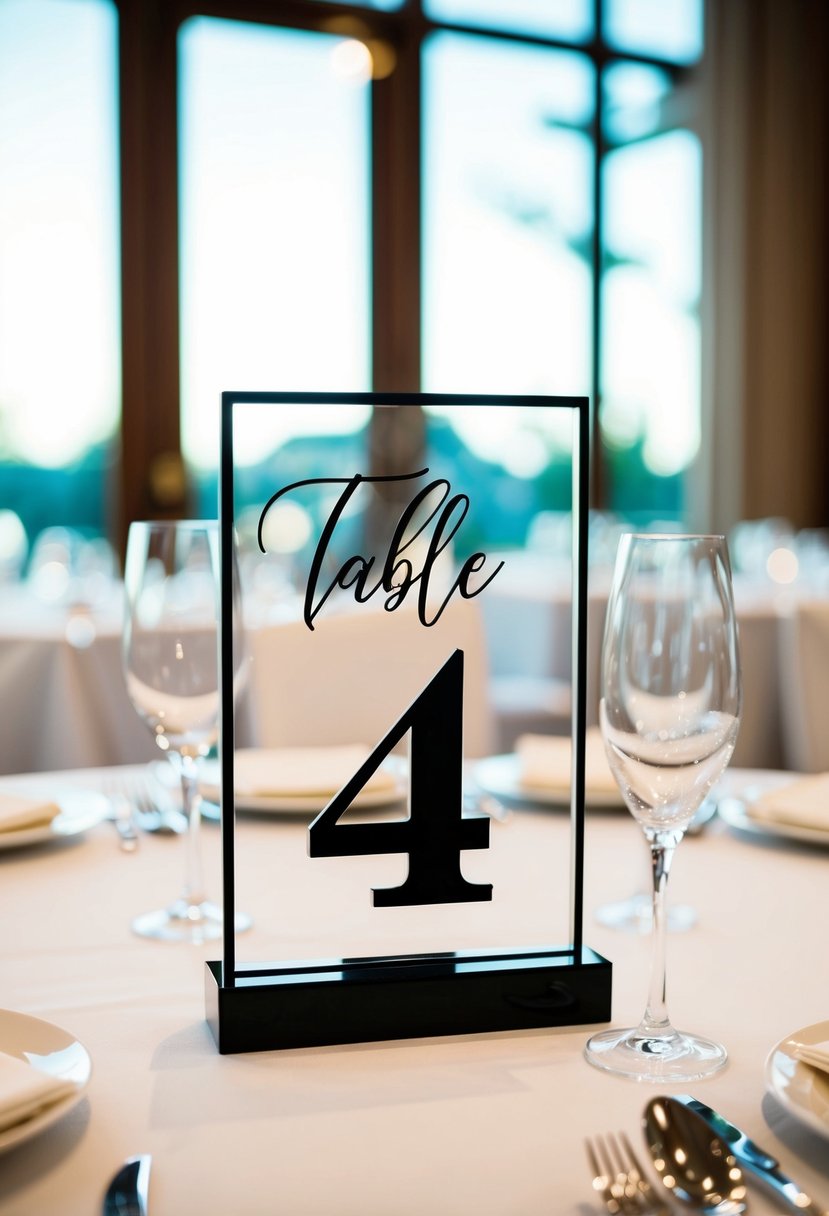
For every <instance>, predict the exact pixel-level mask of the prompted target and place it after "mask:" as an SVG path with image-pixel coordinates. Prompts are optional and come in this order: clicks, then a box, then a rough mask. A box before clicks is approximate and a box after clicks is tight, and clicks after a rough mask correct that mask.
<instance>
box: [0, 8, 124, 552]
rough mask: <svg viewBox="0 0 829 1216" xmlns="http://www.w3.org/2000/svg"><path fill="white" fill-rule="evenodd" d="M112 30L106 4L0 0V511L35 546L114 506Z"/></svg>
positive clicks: (116, 358) (116, 374)
mask: <svg viewBox="0 0 829 1216" xmlns="http://www.w3.org/2000/svg"><path fill="white" fill-rule="evenodd" d="M117 33H118V27H117V14H116V10H115V8H114V6H113V5H112V4H111V3H109V0H71V2H69V3H67V2H65V0H64V2H61V0H0V507H2V508H3V509H5V510H6V511H13V512H14V513H15V514H16V515H17V516H18V518H19V519H20V520H22V521H23V524H24V526H25V528H26V531H27V533H28V536H29V539H30V540H31V539H33V538H34V536H35V535H36V534H37V533H38V532H40V531H41V529H43V528H44V527H45V526H47V525H49V524H54V523H57V522H61V523H64V524H69V525H73V526H75V527H79V528H83V529H86V530H88V531H90V532H93V533H96V532H98V533H99V532H101V531H103V530H104V529H105V527H106V520H107V514H108V511H107V508H108V506H109V505H110V501H109V466H110V463H111V459H112V455H111V453H112V450H113V444H114V440H115V437H116V432H117V428H118V422H119V417H120V399H121V385H120V380H121V365H120V285H119V257H118V237H119V223H118V160H117V155H118V142H117V131H118V93H117ZM0 544H2V537H0Z"/></svg>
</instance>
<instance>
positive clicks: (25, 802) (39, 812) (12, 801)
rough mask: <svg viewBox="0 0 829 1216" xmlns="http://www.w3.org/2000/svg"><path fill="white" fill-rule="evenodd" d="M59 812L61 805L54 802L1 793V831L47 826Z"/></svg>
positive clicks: (16, 830)
mask: <svg viewBox="0 0 829 1216" xmlns="http://www.w3.org/2000/svg"><path fill="white" fill-rule="evenodd" d="M59 813H60V807H58V806H56V805H55V803H54V802H44V801H43V800H42V799H35V798H23V797H21V796H20V795H19V794H6V793H0V832H18V831H21V830H22V829H23V828H45V827H46V826H47V825H48V824H50V823H51V822H52V820H53V819H54V818H55V816H56V815H58V814H59Z"/></svg>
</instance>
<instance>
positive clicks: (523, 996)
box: [205, 392, 612, 1053]
mask: <svg viewBox="0 0 829 1216" xmlns="http://www.w3.org/2000/svg"><path fill="white" fill-rule="evenodd" d="M289 404H290V405H297V406H302V405H368V406H371V407H374V406H451V407H457V408H459V409H462V408H464V407H471V406H501V407H515V406H521V407H546V408H551V407H552V408H556V409H560V410H563V411H569V412H570V413H571V414H572V415H574V426H573V436H574V443H573V460H572V511H573V538H572V539H573V545H572V551H573V580H572V629H573V677H574V678H573V682H572V684H573V687H572V741H573V769H572V771H573V786H572V790H571V800H570V829H571V830H570V941H569V943H567V944H566V945H564V946H553V947H550V948H548V949H529V950H528V949H515V950H507V951H505V950H503V949H498V950H491V951H487V950H460V951H456V952H452V953H423V954H417V955H412V954H406V955H389V956H384V957H369V958H334V959H322V960H307V961H301V962H299V963H297V962H291V963H261V964H247V965H244V966H242V967H239V966H237V960H236V939H235V931H234V913H235V907H236V884H235V806H234V792H233V791H234V756H235V714H234V699H233V686H234V655H233V611H234V586H233V577H234V574H233V566H234V545H235V518H234V516H235V509H234V468H235V466H234V453H233V410H234V406H235V405H261V406H263V407H267V406H272V405H281V406H284V405H289ZM589 444H590V406H589V400H588V398H586V397H558V396H504V395H493V394H482V395H474V394H446V395H444V394H434V393H373V392H362V393H336V392H333V393H324V392H322V393H320V392H296V393H290V392H225V393H223V394H222V413H221V450H220V469H219V525H220V555H221V564H220V569H221V575H220V582H221V587H220V593H221V603H220V628H219V647H220V655H219V663H220V675H221V734H220V756H221V807H222V811H221V844H222V886H223V910H224V929H223V956H222V959H221V960H220V961H208V962H207V963H206V971H205V1008H206V1018H207V1021H208V1024H209V1026H210V1029H211V1031H212V1033H213V1036H214V1038H215V1041H216V1044H217V1046H218V1048H219V1051H220V1052H221V1053H233V1052H244V1051H262V1050H271V1049H276V1048H289V1047H308V1046H321V1045H326V1044H336V1043H353V1042H369V1041H375V1040H384V1039H401V1038H412V1037H420V1036H424V1035H447V1034H470V1033H480V1032H486V1031H497V1030H516V1029H528V1028H538V1027H552V1026H566V1025H576V1024H588V1023H595V1022H603V1021H608V1020H609V1018H610V1003H611V984H612V974H611V965H610V963H609V962H608V961H607V960H606V959H604V958H602V957H601V956H600V955H599V954H597V953H596V952H595V951H593V950H591V949H590V947H588V946H586V945H585V944H584V940H583V910H584V783H585V731H586V702H585V690H586V686H587V523H588V506H589Z"/></svg>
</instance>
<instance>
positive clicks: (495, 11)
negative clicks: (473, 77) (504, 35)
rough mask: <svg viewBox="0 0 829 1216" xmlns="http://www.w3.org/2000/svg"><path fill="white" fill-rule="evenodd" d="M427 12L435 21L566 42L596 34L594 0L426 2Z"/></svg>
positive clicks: (455, 0)
mask: <svg viewBox="0 0 829 1216" xmlns="http://www.w3.org/2000/svg"><path fill="white" fill-rule="evenodd" d="M424 12H425V13H426V16H427V17H431V18H432V20H433V21H449V22H455V23H457V24H462V25H475V26H487V27H489V28H491V29H497V30H507V31H509V32H510V33H514V34H531V35H536V36H541V37H547V38H561V39H562V40H563V41H566V42H586V41H587V40H588V39H589V38H591V37H592V35H593V4H592V2H591V0H425V4H424Z"/></svg>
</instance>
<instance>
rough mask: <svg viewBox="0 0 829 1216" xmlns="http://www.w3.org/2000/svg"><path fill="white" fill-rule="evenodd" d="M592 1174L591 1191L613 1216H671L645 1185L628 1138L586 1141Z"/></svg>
mask: <svg viewBox="0 0 829 1216" xmlns="http://www.w3.org/2000/svg"><path fill="white" fill-rule="evenodd" d="M585 1147H586V1148H587V1158H588V1161H589V1162H590V1168H591V1170H592V1171H593V1190H594V1191H596V1193H597V1194H598V1195H600V1196H601V1198H602V1199H603V1201H604V1205H605V1207H606V1208H607V1210H608V1212H610V1213H612V1214H613V1216H670V1212H671V1209H670V1207H669V1206H668V1205H667V1204H666V1203H663V1202H662V1201H661V1199H660V1198H659V1196H658V1195H657V1194H656V1192H655V1191H654V1189H653V1187H652V1186H651V1184H650V1183H649V1182H648V1179H647V1177H646V1176H645V1172H644V1170H643V1169H642V1166H641V1165H640V1164H639V1160H638V1158H637V1156H636V1153H635V1152H634V1150H633V1145H632V1144H631V1143H630V1141H629V1140H628V1138H627V1136H626V1135H625V1134H624V1133H623V1132H620V1133H619V1135H618V1136H614V1135H612V1134H609V1135H607V1136H594V1137H593V1139H592V1140H591V1139H590V1138H588V1139H587V1140H586V1141H585Z"/></svg>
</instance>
